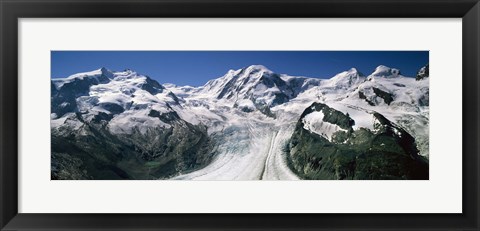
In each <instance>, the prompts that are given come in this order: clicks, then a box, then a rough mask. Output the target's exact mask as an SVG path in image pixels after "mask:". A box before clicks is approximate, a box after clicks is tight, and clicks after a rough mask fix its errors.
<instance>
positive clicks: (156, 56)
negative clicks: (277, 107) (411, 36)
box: [51, 51, 429, 86]
mask: <svg viewBox="0 0 480 231" xmlns="http://www.w3.org/2000/svg"><path fill="white" fill-rule="evenodd" d="M428 62H429V52H428V51H52V52H51V75H52V78H62V77H67V76H69V75H72V74H75V73H78V72H86V71H91V70H95V69H99V68H101V67H106V68H107V69H110V70H114V71H122V70H124V69H132V70H134V71H136V72H138V73H140V74H144V75H148V76H150V77H151V78H153V79H155V80H157V81H158V82H160V83H174V84H177V85H191V86H200V85H203V84H204V83H206V82H207V81H208V80H210V79H214V78H218V77H220V76H223V75H224V74H225V73H226V72H227V71H228V70H230V69H235V70H236V69H240V68H243V67H246V66H249V65H253V64H261V65H264V66H266V67H267V68H269V69H270V70H272V71H274V72H276V73H281V74H289V75H297V76H308V77H316V78H330V77H332V76H334V75H335V74H337V73H339V72H342V71H345V70H348V69H350V68H352V67H355V68H357V69H358V70H359V71H360V72H362V73H363V74H365V75H368V74H370V73H372V72H373V70H374V69H375V67H377V66H378V65H385V66H389V67H395V68H398V69H400V70H401V72H402V74H403V75H405V76H415V74H416V72H417V71H418V69H420V68H421V67H422V66H424V65H425V64H427V63H428Z"/></svg>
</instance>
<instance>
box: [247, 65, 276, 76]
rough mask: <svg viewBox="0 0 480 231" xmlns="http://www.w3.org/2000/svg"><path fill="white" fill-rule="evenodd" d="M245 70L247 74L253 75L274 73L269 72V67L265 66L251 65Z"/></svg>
mask: <svg viewBox="0 0 480 231" xmlns="http://www.w3.org/2000/svg"><path fill="white" fill-rule="evenodd" d="M243 70H244V71H245V72H247V73H250V74H253V73H256V72H260V71H261V72H266V73H273V72H272V71H271V70H269V69H268V68H267V67H265V66H263V65H250V66H248V67H246V68H243Z"/></svg>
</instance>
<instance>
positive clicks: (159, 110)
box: [51, 65, 429, 180]
mask: <svg viewBox="0 0 480 231" xmlns="http://www.w3.org/2000/svg"><path fill="white" fill-rule="evenodd" d="M421 74H422V76H423V75H424V74H425V67H424V68H423V69H421ZM428 92H429V78H422V79H418V78H417V79H415V77H405V76H402V74H401V72H400V70H398V69H395V68H390V67H386V66H383V65H380V66H378V67H377V68H376V69H375V70H374V71H373V72H372V73H371V74H370V75H368V76H365V75H363V74H362V73H361V72H359V71H358V70H357V69H355V68H351V69H349V70H347V71H344V72H341V73H339V74H337V75H335V76H333V77H331V78H325V79H318V78H309V77H303V76H290V75H287V74H278V73H275V72H273V71H271V70H269V69H268V68H266V67H265V66H262V65H252V66H248V67H245V68H242V69H239V70H230V71H228V72H227V73H226V74H225V75H224V76H222V77H219V78H217V79H213V80H210V81H208V82H207V83H206V84H205V85H203V86H200V87H192V86H177V85H175V84H172V83H164V84H159V83H158V82H156V81H155V80H153V79H151V78H150V77H148V76H145V75H141V74H138V73H136V72H135V71H132V70H124V71H120V72H117V71H111V70H108V69H106V68H101V69H98V70H94V71H91V72H85V73H79V74H74V75H72V76H69V77H66V78H59V79H53V80H52V114H51V129H52V134H53V135H54V136H55V137H67V136H71V135H72V134H76V135H75V136H82V135H84V136H91V135H92V134H94V132H91V131H92V126H93V125H92V124H94V126H93V127H95V129H100V130H101V131H104V132H105V133H106V134H109V135H111V136H117V135H118V136H119V137H127V136H132V134H135V136H141V135H145V136H148V135H149V134H157V133H155V131H156V129H160V130H162V129H163V130H168V129H171V130H175V129H179V128H180V127H181V128H183V129H185V131H186V130H188V129H194V132H193V134H200V133H198V132H199V131H200V130H202V129H203V128H205V130H206V132H205V134H206V135H207V136H208V137H209V139H210V140H212V142H213V141H214V142H213V143H212V145H211V146H212V147H211V148H210V149H208V150H211V151H205V153H203V154H202V155H204V156H205V161H203V162H201V164H198V163H197V162H198V161H197V160H193V162H185V163H183V162H182V163H181V164H177V165H175V166H174V167H173V168H174V169H175V170H174V171H173V172H172V173H168V174H167V175H165V176H164V175H161V176H160V175H157V178H156V179H163V180H165V179H170V180H299V179H300V177H299V176H298V174H296V173H295V172H294V171H293V170H292V168H291V166H290V164H289V157H288V155H287V153H286V151H285V150H286V149H287V148H288V143H289V141H290V138H291V136H292V133H293V132H294V130H295V126H296V124H297V123H298V122H299V118H300V116H301V114H302V112H304V110H305V109H306V108H308V107H309V106H310V105H311V104H312V103H314V102H320V103H324V104H326V105H328V106H329V107H331V108H333V109H335V110H338V111H341V112H343V113H345V114H346V115H348V116H349V117H351V118H352V119H353V120H354V121H355V124H354V125H353V130H359V129H368V130H371V131H373V130H375V123H376V122H375V116H373V115H374V113H380V114H381V115H383V116H385V118H387V119H388V120H389V121H392V122H394V123H395V126H398V127H401V128H402V129H404V130H405V131H407V132H408V133H410V134H411V135H412V136H413V137H415V140H416V146H417V148H418V150H419V155H421V156H423V157H425V158H426V159H428V156H429V152H428V150H429V148H428V135H429V134H428V126H429V103H428V100H429V99H428ZM324 116H325V115H324V114H322V112H315V113H312V114H309V115H306V117H305V118H303V122H305V126H304V129H306V130H308V131H311V132H313V133H316V134H318V135H320V136H323V137H325V138H326V139H327V140H329V141H332V137H333V136H334V134H336V132H338V131H347V130H345V129H343V128H340V127H338V126H337V125H335V124H329V123H328V122H325V119H324ZM307 122H308V123H307ZM196 129H198V131H197V130H196ZM175 131H177V130H175ZM185 131H184V130H182V133H179V134H184V133H185ZM162 134H163V133H162ZM155 136H157V135H152V137H149V138H151V139H153V140H157V141H158V137H157V138H156V137H155ZM134 144H135V145H141V144H138V143H134ZM159 144H160V143H159ZM145 145H148V144H145ZM202 145H203V144H202ZM205 145H207V144H205ZM209 145H210V144H209ZM207 146H208V145H207ZM133 149H136V150H137V149H142V150H143V147H135V148H133ZM150 151H151V152H152V153H155V150H149V152H150ZM145 155H147V154H145ZM162 155H164V154H161V153H160V154H150V153H149V154H148V155H147V156H148V158H150V159H148V158H147V159H148V160H143V159H142V160H135V161H137V162H141V164H142V165H138V166H143V164H145V166H147V164H148V166H150V167H151V166H156V165H157V164H164V163H163V162H162V161H157V160H158V159H159V158H161V156H162ZM135 158H136V159H138V157H135ZM135 158H132V159H131V160H129V162H131V161H134V160H133V159H135ZM193 158H194V157H193ZM80 159H81V158H80ZM207 159H208V161H207ZM83 162H86V161H85V160H83ZM129 162H126V161H125V163H123V164H122V165H121V166H126V165H128V163H129ZM196 163H197V164H196ZM190 165H193V166H194V167H189V166H190ZM197 165H198V166H197ZM135 166H137V165H135ZM185 166H187V167H185ZM122 170H124V171H125V174H127V175H134V174H133V173H135V171H134V170H131V172H132V174H130V172H129V170H125V169H122ZM86 171H87V172H88V171H89V170H86ZM142 174H143V173H142ZM132 178H134V177H132ZM139 178H141V177H139V176H137V177H135V179H139ZM154 178H155V175H148V179H154Z"/></svg>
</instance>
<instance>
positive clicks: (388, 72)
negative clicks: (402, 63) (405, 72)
mask: <svg viewBox="0 0 480 231" xmlns="http://www.w3.org/2000/svg"><path fill="white" fill-rule="evenodd" d="M400 75H401V72H400V70H399V69H396V68H390V67H387V66H385V65H379V66H378V67H377V68H375V71H374V72H373V73H372V74H371V76H376V77H384V78H394V77H398V76H400Z"/></svg>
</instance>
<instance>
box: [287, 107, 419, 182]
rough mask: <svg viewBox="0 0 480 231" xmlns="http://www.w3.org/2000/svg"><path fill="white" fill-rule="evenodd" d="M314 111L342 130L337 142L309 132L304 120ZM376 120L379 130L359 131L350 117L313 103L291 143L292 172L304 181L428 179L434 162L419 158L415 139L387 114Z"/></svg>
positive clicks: (335, 134) (364, 129)
mask: <svg viewBox="0 0 480 231" xmlns="http://www.w3.org/2000/svg"><path fill="white" fill-rule="evenodd" d="M313 112H321V113H323V115H325V116H324V117H323V123H325V124H328V126H338V127H339V129H337V131H336V132H334V133H333V135H332V136H331V137H329V136H324V134H317V133H316V132H315V131H312V130H310V129H306V126H305V123H306V122H305V120H303V118H305V117H306V116H308V115H309V114H311V113H313ZM326 115H328V116H326ZM370 116H371V117H372V120H373V121H374V122H373V124H372V128H373V129H370V128H364V127H357V128H355V129H354V128H353V125H355V121H354V120H353V119H352V118H350V116H349V115H346V114H343V113H342V112H340V111H337V110H335V109H333V108H330V107H329V106H327V105H325V104H321V103H314V104H312V106H310V107H309V108H307V109H306V110H305V111H304V113H303V114H302V116H301V118H300V120H299V121H298V123H297V126H296V128H295V131H294V133H293V135H292V138H291V140H290V143H289V144H288V147H287V151H288V156H289V159H290V165H291V167H292V168H293V169H294V170H295V171H296V173H297V174H298V175H299V176H301V177H302V178H305V179H315V180H319V179H362V180H368V179H428V162H427V160H426V159H425V158H423V157H421V156H419V155H418V150H417V148H416V144H415V139H414V138H413V137H412V136H411V135H410V134H409V133H407V132H406V131H405V130H403V129H402V128H400V127H398V126H397V125H395V124H393V123H392V122H391V121H389V120H388V119H386V118H385V117H384V116H383V115H381V114H379V113H372V114H371V115H370ZM317 123H322V122H321V121H320V122H319V121H317ZM326 126H327V125H323V127H324V128H325V127H326ZM340 128H341V129H340Z"/></svg>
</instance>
